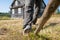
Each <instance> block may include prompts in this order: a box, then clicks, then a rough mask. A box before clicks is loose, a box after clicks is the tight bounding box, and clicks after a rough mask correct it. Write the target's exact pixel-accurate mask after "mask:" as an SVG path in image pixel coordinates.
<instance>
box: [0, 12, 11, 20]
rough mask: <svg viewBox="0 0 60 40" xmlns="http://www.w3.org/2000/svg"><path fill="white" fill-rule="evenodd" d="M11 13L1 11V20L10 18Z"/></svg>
mask: <svg viewBox="0 0 60 40" xmlns="http://www.w3.org/2000/svg"><path fill="white" fill-rule="evenodd" d="M10 17H11V15H10V14H9V13H1V12H0V20H9V19H10Z"/></svg>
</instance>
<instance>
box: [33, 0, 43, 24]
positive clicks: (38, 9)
mask: <svg viewBox="0 0 60 40" xmlns="http://www.w3.org/2000/svg"><path fill="white" fill-rule="evenodd" d="M42 6H43V4H42V0H35V5H34V15H33V20H32V21H33V24H35V23H36V22H37V18H38V15H39V14H42V12H41V9H42V8H41V7H42ZM40 16H42V15H40Z"/></svg>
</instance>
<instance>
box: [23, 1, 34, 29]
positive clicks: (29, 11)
mask: <svg viewBox="0 0 60 40" xmlns="http://www.w3.org/2000/svg"><path fill="white" fill-rule="evenodd" d="M33 7H34V0H25V12H24V14H25V17H24V27H23V29H24V30H28V29H31V23H30V21H31V20H32V18H33Z"/></svg>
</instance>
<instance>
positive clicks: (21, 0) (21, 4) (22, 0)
mask: <svg viewBox="0 0 60 40" xmlns="http://www.w3.org/2000/svg"><path fill="white" fill-rule="evenodd" d="M15 1H16V0H13V2H12V4H11V7H12V6H13V5H14V3H15ZM17 1H18V2H20V5H18V6H20V7H21V6H24V0H17Z"/></svg>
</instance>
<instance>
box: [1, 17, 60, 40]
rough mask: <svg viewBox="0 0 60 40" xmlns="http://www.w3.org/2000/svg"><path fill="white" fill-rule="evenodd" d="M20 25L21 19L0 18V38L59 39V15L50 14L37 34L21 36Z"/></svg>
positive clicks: (8, 39) (12, 39) (10, 39)
mask: <svg viewBox="0 0 60 40" xmlns="http://www.w3.org/2000/svg"><path fill="white" fill-rule="evenodd" d="M38 22H39V19H38V21H37V23H38ZM22 27H23V19H14V20H0V40H60V16H58V17H56V16H54V17H53V16H52V17H51V18H50V19H49V20H48V22H47V23H46V24H45V25H44V27H43V30H41V31H40V33H39V35H37V36H36V35H34V34H33V32H32V33H30V34H29V35H28V36H23V35H22V33H21V30H22ZM35 27H37V25H33V28H35ZM33 31H34V30H33Z"/></svg>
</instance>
